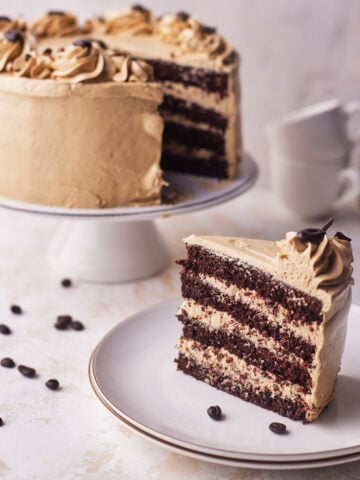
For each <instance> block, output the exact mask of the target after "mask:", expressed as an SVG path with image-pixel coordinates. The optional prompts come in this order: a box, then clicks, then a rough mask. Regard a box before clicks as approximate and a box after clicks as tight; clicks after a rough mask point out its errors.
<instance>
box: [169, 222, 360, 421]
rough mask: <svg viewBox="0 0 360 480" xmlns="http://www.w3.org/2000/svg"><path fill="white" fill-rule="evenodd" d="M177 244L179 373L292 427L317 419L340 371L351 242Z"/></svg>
mask: <svg viewBox="0 0 360 480" xmlns="http://www.w3.org/2000/svg"><path fill="white" fill-rule="evenodd" d="M184 241H185V244H186V248H187V252H188V258H187V259H185V260H181V261H179V264H180V265H182V267H183V268H182V270H181V281H182V295H183V297H184V303H183V304H182V306H181V307H180V309H179V311H178V314H177V316H178V319H179V320H180V321H181V322H182V323H183V331H182V336H181V338H180V339H179V341H178V345H177V348H178V351H179V355H178V358H177V360H176V361H177V368H178V369H179V370H182V371H183V372H185V373H187V374H190V375H192V376H193V377H195V378H197V379H199V380H202V381H204V382H206V383H208V384H210V385H212V386H214V387H216V388H218V389H220V390H223V391H225V392H227V393H231V394H233V395H236V396H238V397H240V398H241V399H243V400H246V401H249V402H251V403H254V404H256V405H258V406H261V407H263V408H266V409H269V410H272V411H274V412H277V413H279V414H280V415H283V416H286V417H288V418H291V419H293V420H303V421H305V422H311V421H313V420H315V419H316V418H317V417H318V415H319V414H320V412H321V411H322V410H323V408H324V407H325V406H326V405H327V404H328V403H329V401H330V400H331V398H332V397H333V395H334V390H335V383H336V378H337V375H338V372H339V369H340V362H341V357H342V353H343V348H344V342H345V336H346V326H347V315H348V311H349V308H350V304H351V285H352V283H353V279H352V266H351V262H352V259H353V258H352V250H351V244H350V240H349V239H348V238H347V237H345V236H344V235H343V234H341V233H340V232H338V233H337V234H336V235H335V236H334V237H332V238H329V237H328V236H327V235H326V233H325V229H319V230H315V229H306V230H303V231H302V232H298V233H296V232H289V233H288V234H287V235H286V238H285V239H284V240H281V241H280V242H271V241H263V240H250V239H242V238H228V237H207V236H195V235H192V236H190V237H188V238H186V239H185V240H184Z"/></svg>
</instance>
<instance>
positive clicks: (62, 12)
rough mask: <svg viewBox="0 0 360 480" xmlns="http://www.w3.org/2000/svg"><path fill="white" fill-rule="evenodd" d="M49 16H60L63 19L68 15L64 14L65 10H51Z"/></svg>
mask: <svg viewBox="0 0 360 480" xmlns="http://www.w3.org/2000/svg"><path fill="white" fill-rule="evenodd" d="M47 14H48V15H50V16H51V17H52V16H56V15H60V16H61V17H64V16H65V15H66V12H64V11H63V10H49V11H48V12H47Z"/></svg>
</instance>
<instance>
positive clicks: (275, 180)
mask: <svg viewBox="0 0 360 480" xmlns="http://www.w3.org/2000/svg"><path fill="white" fill-rule="evenodd" d="M271 162H272V168H271V173H272V179H271V180H272V187H273V191H274V193H275V195H276V197H277V200H278V201H280V203H282V204H283V205H284V206H285V207H286V208H287V209H288V210H290V211H291V212H292V213H293V214H295V215H296V216H298V217H300V218H304V219H315V218H321V217H325V216H328V215H329V214H330V213H331V212H332V211H333V210H334V209H337V208H341V207H343V206H345V205H346V204H348V203H350V202H351V201H353V200H354V199H356V198H357V197H358V195H360V179H359V174H358V172H357V170H355V169H353V168H344V163H341V162H339V163H336V162H330V163H329V164H326V165H324V164H317V163H316V162H315V161H314V162H312V163H310V162H309V163H304V164H301V163H294V162H288V161H287V160H286V159H285V160H284V159H283V157H281V156H279V155H276V154H275V153H274V152H273V153H272V154H271Z"/></svg>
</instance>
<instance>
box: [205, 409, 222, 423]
mask: <svg viewBox="0 0 360 480" xmlns="http://www.w3.org/2000/svg"><path fill="white" fill-rule="evenodd" d="M207 413H208V415H209V417H211V418H212V419H214V420H221V419H222V412H221V408H220V407H219V406H218V405H214V406H211V407H209V408H208V409H207Z"/></svg>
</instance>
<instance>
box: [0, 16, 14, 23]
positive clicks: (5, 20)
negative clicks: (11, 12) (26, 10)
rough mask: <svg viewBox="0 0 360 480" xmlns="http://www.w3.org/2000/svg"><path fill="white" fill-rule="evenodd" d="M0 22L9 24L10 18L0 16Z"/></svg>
mask: <svg viewBox="0 0 360 480" xmlns="http://www.w3.org/2000/svg"><path fill="white" fill-rule="evenodd" d="M0 22H11V18H10V17H5V16H4V15H1V16H0Z"/></svg>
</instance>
